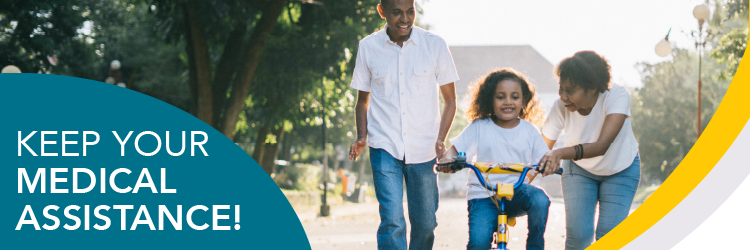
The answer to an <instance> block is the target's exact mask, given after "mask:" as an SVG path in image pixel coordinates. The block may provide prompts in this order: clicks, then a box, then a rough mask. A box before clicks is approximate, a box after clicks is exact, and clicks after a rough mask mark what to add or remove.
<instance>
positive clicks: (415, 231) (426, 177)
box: [404, 160, 439, 250]
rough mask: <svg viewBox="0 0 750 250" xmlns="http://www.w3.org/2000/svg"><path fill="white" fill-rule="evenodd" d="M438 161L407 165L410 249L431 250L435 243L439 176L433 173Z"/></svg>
mask: <svg viewBox="0 0 750 250" xmlns="http://www.w3.org/2000/svg"><path fill="white" fill-rule="evenodd" d="M436 162H437V161H436V160H431V161H428V162H425V163H420V164H410V165H406V167H405V169H404V172H405V173H404V179H405V180H406V197H407V202H408V206H409V221H410V223H411V234H410V235H411V242H410V243H409V249H412V250H429V249H432V244H433V242H434V241H435V228H436V227H437V217H436V216H435V212H437V209H438V197H439V194H438V185H437V174H435V172H433V170H432V169H433V167H434V166H435V163H436Z"/></svg>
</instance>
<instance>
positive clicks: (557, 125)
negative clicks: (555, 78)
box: [542, 84, 638, 176]
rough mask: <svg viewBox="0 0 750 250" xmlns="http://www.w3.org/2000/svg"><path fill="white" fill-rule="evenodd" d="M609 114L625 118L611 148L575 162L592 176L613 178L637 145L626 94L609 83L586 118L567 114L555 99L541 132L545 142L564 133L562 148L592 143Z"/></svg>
mask: <svg viewBox="0 0 750 250" xmlns="http://www.w3.org/2000/svg"><path fill="white" fill-rule="evenodd" d="M609 114H625V115H627V116H628V117H627V118H626V119H625V123H624V124H623V125H622V129H620V133H618V134H617V137H616V138H615V140H614V141H613V142H612V145H610V146H609V149H608V150H607V152H606V153H604V155H601V156H597V157H593V158H587V159H581V160H578V161H575V163H576V164H577V165H578V166H580V167H581V168H583V169H586V170H588V171H589V172H591V173H592V174H595V175H601V176H609V175H613V174H616V173H619V172H620V171H622V170H625V169H626V168H627V167H629V166H630V165H631V164H632V163H633V160H634V159H635V156H636V154H638V142H636V141H635V136H634V135H633V128H632V126H631V123H630V122H631V121H630V94H629V93H628V91H627V90H625V88H623V87H622V86H619V85H616V84H612V88H610V89H609V90H607V91H604V93H599V97H598V99H597V100H596V104H595V105H594V108H593V109H592V110H591V113H590V114H589V115H586V116H583V115H581V114H580V113H578V112H570V111H568V110H567V109H565V105H564V104H563V102H562V101H561V100H560V99H557V100H556V101H555V104H553V105H552V110H550V114H549V117H547V122H545V124H544V127H543V128H542V133H543V134H544V136H546V137H547V139H550V140H557V137H558V136H559V135H560V132H561V131H562V130H565V133H566V134H567V135H568V141H567V142H566V143H565V146H566V147H569V146H573V145H577V144H581V143H592V142H596V140H597V139H599V134H600V133H601V131H602V127H603V125H604V118H605V117H606V116H607V115H609Z"/></svg>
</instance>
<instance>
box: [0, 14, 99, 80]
mask: <svg viewBox="0 0 750 250" xmlns="http://www.w3.org/2000/svg"><path fill="white" fill-rule="evenodd" d="M88 3H89V2H88V1H85V0H74V1H44V0H6V1H2V2H0V28H1V29H0V51H3V53H1V54H0V65H10V64H12V65H15V66H17V67H18V68H20V69H21V71H22V72H26V73H34V72H45V73H46V72H50V70H51V69H52V68H54V67H67V66H70V67H78V66H79V65H87V64H89V62H90V60H91V57H86V56H85V55H84V56H81V57H79V58H76V60H60V59H68V57H72V56H73V55H69V54H64V52H66V51H72V50H76V49H78V48H83V47H85V41H84V40H83V39H82V37H80V36H78V32H77V30H78V29H79V28H81V26H82V25H83V22H84V21H86V20H87V17H86V16H87V15H86V13H85V10H84V8H83V6H86V4H88ZM56 55H65V58H59V57H57V56H56Z"/></svg>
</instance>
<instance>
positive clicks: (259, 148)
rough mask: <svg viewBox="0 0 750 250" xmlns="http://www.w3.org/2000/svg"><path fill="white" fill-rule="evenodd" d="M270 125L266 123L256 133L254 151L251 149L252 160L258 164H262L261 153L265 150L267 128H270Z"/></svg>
mask: <svg viewBox="0 0 750 250" xmlns="http://www.w3.org/2000/svg"><path fill="white" fill-rule="evenodd" d="M269 124H270V123H266V124H264V125H263V127H261V128H260V130H259V131H258V139H257V140H256V141H255V149H253V159H254V160H255V162H257V163H258V164H262V163H263V151H264V150H265V148H266V136H267V135H268V128H269V127H270V126H271V125H269Z"/></svg>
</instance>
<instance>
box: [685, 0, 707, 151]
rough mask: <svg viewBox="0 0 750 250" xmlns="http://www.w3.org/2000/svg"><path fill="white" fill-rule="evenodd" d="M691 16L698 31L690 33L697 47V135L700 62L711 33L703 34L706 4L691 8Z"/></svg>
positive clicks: (699, 127)
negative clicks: (696, 21) (695, 21)
mask: <svg viewBox="0 0 750 250" xmlns="http://www.w3.org/2000/svg"><path fill="white" fill-rule="evenodd" d="M693 16H694V17H695V18H696V19H698V33H697V35H696V32H695V31H693V32H691V33H690V34H691V35H692V36H693V38H694V39H695V48H696V49H698V137H700V136H701V88H702V86H703V80H702V79H701V63H702V62H703V51H704V50H705V49H706V40H708V36H710V35H711V31H710V30H708V29H707V30H706V36H703V23H704V22H705V21H706V19H707V18H708V16H709V10H708V6H706V5H705V4H701V5H698V6H695V9H693Z"/></svg>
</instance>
